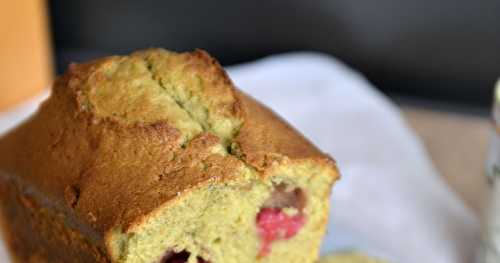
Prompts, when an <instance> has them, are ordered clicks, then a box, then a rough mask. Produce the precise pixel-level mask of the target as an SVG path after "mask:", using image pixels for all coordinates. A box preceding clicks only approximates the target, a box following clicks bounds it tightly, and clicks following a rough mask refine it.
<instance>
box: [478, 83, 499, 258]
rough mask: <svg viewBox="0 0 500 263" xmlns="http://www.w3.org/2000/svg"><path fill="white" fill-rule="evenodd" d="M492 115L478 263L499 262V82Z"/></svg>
mask: <svg viewBox="0 0 500 263" xmlns="http://www.w3.org/2000/svg"><path fill="white" fill-rule="evenodd" d="M492 115H493V128H492V130H493V132H492V136H491V142H490V149H489V155H488V159H487V162H486V175H487V176H488V182H489V184H490V186H491V193H490V205H489V207H488V208H489V209H488V210H487V217H486V222H485V224H484V227H483V238H482V242H481V248H480V251H479V261H478V263H498V262H500V80H499V81H498V82H497V85H496V87H495V96H494V105H493V112H492Z"/></svg>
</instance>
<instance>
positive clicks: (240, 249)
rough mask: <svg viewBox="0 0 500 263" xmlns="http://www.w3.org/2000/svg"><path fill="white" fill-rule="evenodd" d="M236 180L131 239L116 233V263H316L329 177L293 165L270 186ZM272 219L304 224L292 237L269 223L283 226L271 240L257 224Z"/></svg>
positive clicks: (249, 175)
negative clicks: (179, 261)
mask: <svg viewBox="0 0 500 263" xmlns="http://www.w3.org/2000/svg"><path fill="white" fill-rule="evenodd" d="M239 173H240V174H239V175H238V176H237V178H238V179H236V180H234V181H231V182H228V183H224V184H214V185H207V186H205V187H201V188H199V189H195V190H193V191H192V192H190V193H188V194H186V195H184V196H182V197H180V198H178V199H177V200H175V201H174V202H172V203H169V204H166V205H165V206H164V207H162V208H160V209H158V210H157V211H155V212H154V213H152V214H151V215H150V216H149V217H148V218H147V219H146V220H144V221H143V222H142V223H141V224H140V225H137V226H135V227H134V228H132V229H130V230H129V232H127V233H122V232H121V231H120V230H118V229H116V231H115V232H114V234H113V235H111V236H110V239H109V244H110V246H111V247H113V248H114V249H115V252H114V255H115V256H116V258H117V261H118V262H134V263H139V262H145V263H146V262H148V263H149V262H176V261H169V260H174V259H176V258H177V257H180V256H184V257H187V259H188V260H187V261H182V262H231V263H232V262H234V263H237V262H239V263H245V262H248V263H250V262H312V261H311V259H312V258H316V255H317V252H318V251H317V250H318V248H319V242H320V241H321V237H322V235H323V233H324V230H325V222H326V221H327V213H328V196H329V193H330V188H329V185H331V183H332V180H333V176H332V174H331V170H329V169H327V167H324V166H322V165H318V163H315V162H297V163H293V162H292V163H287V164H283V165H280V166H277V167H276V168H275V169H273V171H272V172H270V174H269V176H268V177H266V179H265V180H262V179H261V178H259V176H258V175H257V174H256V173H255V172H254V171H252V170H250V169H247V168H243V167H242V169H241V170H240V171H239ZM268 211H273V212H274V213H275V214H276V212H280V213H282V214H283V216H286V217H288V218H298V217H301V218H303V222H302V223H301V224H300V225H296V226H295V227H296V228H294V229H291V231H287V229H280V225H279V224H281V223H283V222H284V221H283V220H281V221H280V220H278V221H275V222H271V224H269V222H267V223H268V225H267V227H269V226H272V224H273V223H274V224H278V225H275V226H272V227H274V229H271V232H272V233H271V235H273V238H272V239H268V237H269V233H263V232H262V228H261V227H262V224H261V223H262V222H261V221H260V220H259V219H261V218H260V217H261V216H262V213H263V212H268ZM271 217H272V216H271ZM264 224H265V223H264ZM285 227H289V226H285ZM267 230H269V229H267ZM273 231H274V232H273ZM162 260H163V261H162Z"/></svg>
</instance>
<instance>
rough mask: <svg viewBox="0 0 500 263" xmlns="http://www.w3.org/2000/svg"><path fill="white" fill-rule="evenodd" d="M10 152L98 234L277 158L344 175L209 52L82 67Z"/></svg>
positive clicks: (262, 168) (157, 52) (149, 53)
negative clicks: (233, 78) (239, 84)
mask: <svg viewBox="0 0 500 263" xmlns="http://www.w3.org/2000/svg"><path fill="white" fill-rule="evenodd" d="M19 145H24V148H23V149H21V148H19ZM27 149H28V150H27ZM0 152H1V153H2V154H1V155H0V167H1V168H2V170H3V173H5V174H6V175H10V174H15V175H16V178H14V179H15V180H18V181H19V182H20V184H21V185H23V186H25V188H26V189H27V191H32V193H33V194H34V195H40V196H41V198H40V200H46V202H47V204H48V205H50V206H55V207H57V208H59V209H61V210H62V211H68V213H67V214H68V215H69V216H68V218H70V219H69V220H70V221H71V223H72V224H75V225H77V226H78V227H79V228H80V229H82V231H86V232H87V234H89V235H90V236H94V237H95V238H99V237H101V236H102V235H101V234H102V233H105V232H107V231H110V229H112V228H114V227H116V226H120V227H121V228H122V229H124V230H125V231H126V229H128V228H131V227H133V226H134V225H135V224H138V223H139V222H140V221H141V220H143V219H144V217H145V216H146V215H147V214H148V213H150V212H152V211H153V210H154V209H155V208H157V207H159V206H160V205H162V204H164V203H165V202H168V201H169V200H171V199H173V198H175V197H177V196H179V195H182V193H183V192H185V191H189V190H190V189H193V188H195V187H198V186H200V185H204V184H208V183H210V182H212V183H214V182H215V183H216V182H224V181H227V180H230V179H231V177H232V176H235V175H238V174H240V175H241V174H245V171H247V172H252V173H258V174H259V175H260V176H263V177H265V176H266V174H267V171H268V170H269V169H271V168H272V167H273V165H275V164H276V163H284V162H295V161H300V160H304V159H307V160H309V161H311V162H315V163H317V164H319V165H321V166H324V167H326V169H331V175H332V176H333V177H337V176H338V175H337V172H336V169H335V164H334V162H333V161H332V159H331V158H330V157H328V156H327V155H324V154H323V153H321V152H320V151H318V150H317V149H316V148H315V147H314V146H313V145H312V144H311V143H309V142H308V141H307V140H306V139H305V138H304V137H302V136H301V135H300V134H299V133H297V132H296V131H295V130H294V129H293V128H291V127H290V126H289V125H288V124H286V123H285V122H283V121H282V120H280V119H279V118H278V117H277V116H276V115H275V114H274V113H272V112H271V111H270V110H269V109H267V108H266V107H264V106H262V105H260V104H259V103H257V102H256V101H254V100H253V99H252V98H250V97H248V96H246V95H245V94H243V93H241V92H240V91H238V90H236V89H235V88H234V85H233V84H232V82H231V81H230V79H229V78H228V76H227V75H226V73H225V72H224V70H223V69H222V67H221V66H220V65H219V64H218V63H217V62H216V61H215V60H214V59H213V58H211V57H210V56H209V55H208V54H207V53H206V52H204V51H201V50H196V51H194V52H190V53H175V52H170V51H166V50H163V49H149V50H145V51H139V52H136V53H133V54H131V55H129V56H113V57H107V58H103V59H99V60H96V61H92V62H90V63H86V64H72V65H71V66H70V67H69V70H68V71H67V72H66V73H65V74H64V75H62V76H61V77H59V78H58V79H57V80H56V82H55V84H54V86H53V89H52V96H51V97H50V98H49V99H48V100H47V101H46V102H44V103H43V105H42V106H41V108H40V110H39V111H38V112H37V113H36V115H35V116H34V117H32V119H31V120H29V121H28V122H26V123H25V124H23V125H21V126H19V127H18V128H17V129H15V130H14V131H13V132H11V133H9V134H7V135H6V136H5V137H4V138H2V139H1V140H0ZM6 153H8V154H6ZM237 171H238V172H237ZM31 186H36V187H31ZM71 218H73V219H74V220H71ZM88 226H90V227H88ZM92 234H93V235H92Z"/></svg>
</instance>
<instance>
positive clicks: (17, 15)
mask: <svg viewBox="0 0 500 263" xmlns="http://www.w3.org/2000/svg"><path fill="white" fill-rule="evenodd" d="M47 19H48V17H47V10H46V3H45V1H44V0H15V1H9V0H0V111H3V110H6V109H8V108H9V107H12V106H14V105H16V104H18V103H20V102H22V101H24V100H26V99H29V98H31V97H33V96H35V95H36V94H38V93H40V92H41V91H42V90H43V89H44V88H46V87H48V86H49V85H50V82H51V80H52V77H53V67H52V55H51V48H50V39H49V29H48V20H47Z"/></svg>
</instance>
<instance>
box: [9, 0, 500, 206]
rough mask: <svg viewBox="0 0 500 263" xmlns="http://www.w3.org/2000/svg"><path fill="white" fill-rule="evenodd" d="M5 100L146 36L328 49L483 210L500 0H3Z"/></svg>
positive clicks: (231, 45)
mask: <svg viewBox="0 0 500 263" xmlns="http://www.w3.org/2000/svg"><path fill="white" fill-rule="evenodd" d="M0 3H1V4H0V21H1V22H2V23H1V24H0V30H1V31H0V35H1V36H2V38H1V39H0V82H1V83H3V84H2V85H1V86H0V94H2V95H1V96H0V109H3V110H6V109H9V108H11V107H13V106H14V105H18V104H19V103H20V102H22V101H23V100H25V99H27V98H29V97H30V96H33V95H35V94H37V93H38V92H40V91H41V90H42V89H43V87H47V86H49V85H50V82H51V80H52V79H53V77H54V76H55V75H56V74H60V73H62V72H63V71H64V70H65V69H66V68H67V66H68V63H70V62H82V61H86V60H89V59H92V58H96V57H100V56H104V55H111V54H125V53H128V52H130V51H132V50H135V49H139V48H146V47H165V48H168V49H174V50H178V51H184V50H191V49H194V48H202V49H205V50H207V51H208V52H209V53H211V54H212V55H214V56H215V57H216V58H218V59H219V60H220V62H221V63H222V64H223V65H225V66H228V65H232V64H236V63H242V62H246V61H251V60H255V59H258V58H261V57H265V56H268V55H272V54H278V53H284V52H291V51H316V52H322V53H326V54H330V55H332V56H335V57H337V58H339V59H340V60H342V61H343V62H345V63H346V64H348V65H349V66H350V67H352V68H354V69H355V70H358V71H360V72H361V73H362V74H364V75H365V76H366V77H367V78H368V80H369V81H370V82H372V83H373V84H375V86H376V87H378V88H379V89H380V90H381V91H382V92H384V93H385V94H387V95H388V96H389V97H390V98H392V99H393V100H394V101H395V102H396V103H397V104H398V105H399V106H400V107H401V109H402V112H403V114H404V116H405V117H406V119H407V121H408V123H409V124H410V126H411V127H413V128H414V129H415V131H416V132H417V133H418V134H419V135H420V137H421V138H422V140H423V142H424V143H425V145H426V147H427V149H428V150H429V153H430V155H431V157H432V159H433V161H434V162H435V164H436V166H437V168H438V170H439V171H440V172H441V173H442V174H443V176H444V177H445V179H446V180H447V181H448V182H449V184H450V185H451V186H452V188H453V189H455V190H456V191H457V192H458V193H459V194H460V196H461V197H462V198H463V200H464V201H465V202H466V204H467V205H469V206H470V207H471V208H473V209H474V210H475V211H478V212H479V211H480V210H481V206H482V203H483V202H482V199H481V198H482V197H481V195H480V194H478V193H482V192H484V187H485V186H484V184H483V182H482V181H481V180H477V178H478V177H479V176H481V175H482V173H483V167H484V158H485V156H486V148H487V144H488V136H489V131H490V126H489V118H488V116H489V111H490V109H491V102H492V94H493V87H494V83H495V81H496V79H497V78H498V77H499V76H500V52H499V47H500V26H499V25H500V16H499V15H498V14H500V1H497V0H482V1H468V0H439V1H434V0H432V1H431V0H420V1H410V0H377V1H360V0H316V1H304V0H287V1H278V0H267V1H259V0H254V1H234V0H233V1H229V0H220V1H192V0H185V1H159V0H158V1H154V0H144V1H134V0H122V1H111V0H108V1H103V0H73V1H64V0H53V1H42V0H16V1H8V0H2V1H0Z"/></svg>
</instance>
